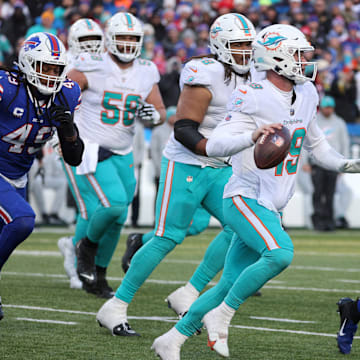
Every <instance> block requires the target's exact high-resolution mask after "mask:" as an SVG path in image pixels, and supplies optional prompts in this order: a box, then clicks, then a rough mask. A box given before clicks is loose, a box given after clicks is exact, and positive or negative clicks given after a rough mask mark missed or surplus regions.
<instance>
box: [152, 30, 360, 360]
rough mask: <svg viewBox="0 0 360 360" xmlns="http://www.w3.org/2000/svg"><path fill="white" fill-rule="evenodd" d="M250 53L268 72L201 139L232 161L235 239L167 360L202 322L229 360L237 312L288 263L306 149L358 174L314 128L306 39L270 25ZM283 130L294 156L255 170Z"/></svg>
mask: <svg viewBox="0 0 360 360" xmlns="http://www.w3.org/2000/svg"><path fill="white" fill-rule="evenodd" d="M253 49H254V62H255V68H256V69H257V70H259V71H266V79H265V80H263V81H260V82H258V83H251V84H249V85H240V86H238V87H237V89H236V90H235V91H234V93H233V94H232V99H231V101H230V103H229V111H228V114H227V116H226V117H225V119H224V120H223V121H222V122H221V123H220V124H219V126H218V127H217V128H216V129H215V130H214V131H213V133H212V135H211V136H210V138H209V140H208V141H206V140H203V142H204V143H206V144H204V146H205V148H206V153H207V155H208V156H232V165H233V166H232V169H233V175H232V177H231V178H230V180H229V182H228V183H227V185H226V186H225V190H224V202H223V206H224V216H225V220H226V221H227V223H228V224H229V226H230V227H231V229H232V230H233V231H234V232H235V235H234V237H233V239H232V243H231V246H230V248H229V251H228V253H227V256H226V261H225V266H224V271H223V274H222V277H221V279H220V281H219V282H218V284H217V285H216V286H215V287H213V288H212V289H210V290H208V291H206V292H205V293H204V294H203V295H202V296H200V298H199V299H197V300H196V301H195V302H194V303H193V305H192V306H191V307H190V309H189V312H188V313H187V315H186V316H185V317H184V318H182V319H181V320H180V321H179V322H178V323H177V325H176V326H175V327H173V328H172V329H171V330H170V331H168V332H167V333H165V334H164V335H162V336H160V337H158V338H157V339H155V341H154V343H153V346H152V347H153V349H154V351H155V352H156V353H157V354H158V355H160V357H161V359H163V360H164V359H172V360H177V359H180V348H181V345H182V344H183V343H184V342H185V341H186V339H187V338H188V337H189V336H191V335H192V334H194V332H195V331H196V329H198V328H199V327H201V326H202V322H203V323H204V325H205V326H206V329H207V331H208V340H209V342H208V344H209V346H210V347H211V349H213V350H215V351H216V352H218V353H219V354H220V355H222V356H224V357H228V356H229V349H228V345H227V338H228V327H229V324H230V322H231V319H232V317H233V315H234V314H235V311H236V310H237V309H238V308H239V307H240V305H241V304H242V303H243V302H244V301H245V300H246V299H247V298H248V297H249V296H251V295H252V294H253V293H254V292H255V291H257V290H258V289H259V288H261V287H262V286H263V285H264V284H265V283H266V282H267V281H269V280H270V279H272V278H273V277H274V276H276V275H278V274H279V273H280V272H282V271H283V270H284V269H285V268H286V267H287V266H289V264H290V263H291V261H292V258H293V244H292V241H291V239H290V237H289V235H288V234H287V233H286V232H285V231H284V229H283V227H282V225H281V215H280V213H281V211H282V210H283V209H284V207H285V206H286V204H287V203H288V201H289V200H290V198H291V197H292V195H293V193H294V187H295V179H296V172H297V166H298V162H299V157H300V152H301V148H302V147H304V148H306V149H307V150H308V151H309V152H311V154H312V156H314V157H315V158H316V159H317V161H319V162H320V163H321V164H322V165H323V166H324V167H326V168H328V169H331V170H333V171H340V172H359V171H360V160H349V159H344V158H343V157H342V156H341V155H340V154H338V153H337V152H336V151H335V150H333V149H332V148H331V147H330V145H329V144H328V142H327V141H326V139H325V136H324V134H323V132H322V131H321V130H320V128H319V127H318V126H317V124H316V112H317V105H318V95H317V92H316V89H315V87H314V85H313V84H312V83H311V80H314V78H315V75H316V64H314V63H312V62H311V61H309V57H308V56H309V54H311V53H312V51H313V50H314V49H313V47H312V46H311V45H310V44H309V43H308V41H307V40H306V38H305V36H304V34H303V33H302V32H301V31H300V30H298V29H297V28H295V27H293V26H290V25H272V26H269V27H266V28H265V29H263V30H262V31H261V32H260V33H259V34H258V35H257V37H256V39H255V41H254V42H253ZM279 121H280V122H279ZM282 126H286V127H287V128H288V129H289V131H290V133H291V136H292V141H291V148H290V151H289V154H288V155H287V157H286V158H285V159H284V161H282V162H281V163H280V164H278V165H277V166H276V167H274V168H271V169H267V170H260V169H258V168H257V167H256V165H255V161H254V146H253V145H254V143H255V142H256V140H257V138H258V137H259V136H261V134H266V133H271V132H273V131H274V129H275V128H281V127H282ZM212 309H213V310H212ZM204 315H205V316H204Z"/></svg>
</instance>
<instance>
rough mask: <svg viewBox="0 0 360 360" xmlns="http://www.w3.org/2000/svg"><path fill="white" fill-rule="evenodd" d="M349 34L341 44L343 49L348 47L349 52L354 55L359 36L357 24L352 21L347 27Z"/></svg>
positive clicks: (359, 43)
mask: <svg viewBox="0 0 360 360" xmlns="http://www.w3.org/2000/svg"><path fill="white" fill-rule="evenodd" d="M348 29H349V34H348V37H347V39H346V40H345V41H344V42H343V47H350V48H351V51H352V52H353V53H355V50H356V49H357V48H358V47H360V34H359V30H360V27H359V24H358V23H357V21H354V22H352V23H350V24H349V25H348Z"/></svg>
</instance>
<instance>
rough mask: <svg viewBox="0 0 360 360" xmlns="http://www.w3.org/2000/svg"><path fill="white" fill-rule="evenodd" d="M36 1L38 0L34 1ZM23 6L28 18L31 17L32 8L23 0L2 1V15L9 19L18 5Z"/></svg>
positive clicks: (0, 11)
mask: <svg viewBox="0 0 360 360" xmlns="http://www.w3.org/2000/svg"><path fill="white" fill-rule="evenodd" d="M34 2H36V1H34ZM20 6H22V8H23V12H24V14H25V16H26V17H27V18H30V16H31V14H30V10H29V8H28V6H27V5H26V4H25V3H24V1H23V0H10V1H7V2H3V1H1V2H0V13H1V17H2V18H3V19H5V20H7V19H8V18H10V17H11V16H12V15H13V14H14V12H15V8H16V7H20Z"/></svg>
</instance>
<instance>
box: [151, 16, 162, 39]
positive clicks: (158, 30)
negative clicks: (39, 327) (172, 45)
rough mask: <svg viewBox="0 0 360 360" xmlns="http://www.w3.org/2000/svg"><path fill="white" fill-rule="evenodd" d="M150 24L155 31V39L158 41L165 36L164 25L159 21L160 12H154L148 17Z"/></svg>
mask: <svg viewBox="0 0 360 360" xmlns="http://www.w3.org/2000/svg"><path fill="white" fill-rule="evenodd" d="M150 24H151V25H152V26H153V28H154V31H155V40H156V41H157V42H160V41H161V40H162V39H164V38H165V35H166V30H165V26H164V25H163V24H162V23H161V17H160V12H159V11H157V12H155V13H154V14H153V15H152V17H151V18H150Z"/></svg>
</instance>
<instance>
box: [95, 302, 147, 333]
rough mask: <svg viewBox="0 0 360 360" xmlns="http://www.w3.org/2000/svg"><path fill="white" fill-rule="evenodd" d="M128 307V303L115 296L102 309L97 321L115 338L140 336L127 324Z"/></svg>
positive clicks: (97, 315)
mask: <svg viewBox="0 0 360 360" xmlns="http://www.w3.org/2000/svg"><path fill="white" fill-rule="evenodd" d="M127 307H128V304H127V303H126V302H124V301H122V300H120V299H118V298H116V297H115V296H113V297H112V298H111V299H109V300H108V301H106V302H105V303H104V305H103V306H102V307H101V308H100V310H99V311H98V313H97V314H96V320H97V321H98V323H99V325H100V326H101V327H105V328H106V329H108V330H110V332H111V334H112V335H114V336H116V335H117V336H140V335H139V334H138V333H136V332H135V331H134V330H133V329H131V327H130V325H129V324H128V322H127V314H126V313H127Z"/></svg>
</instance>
